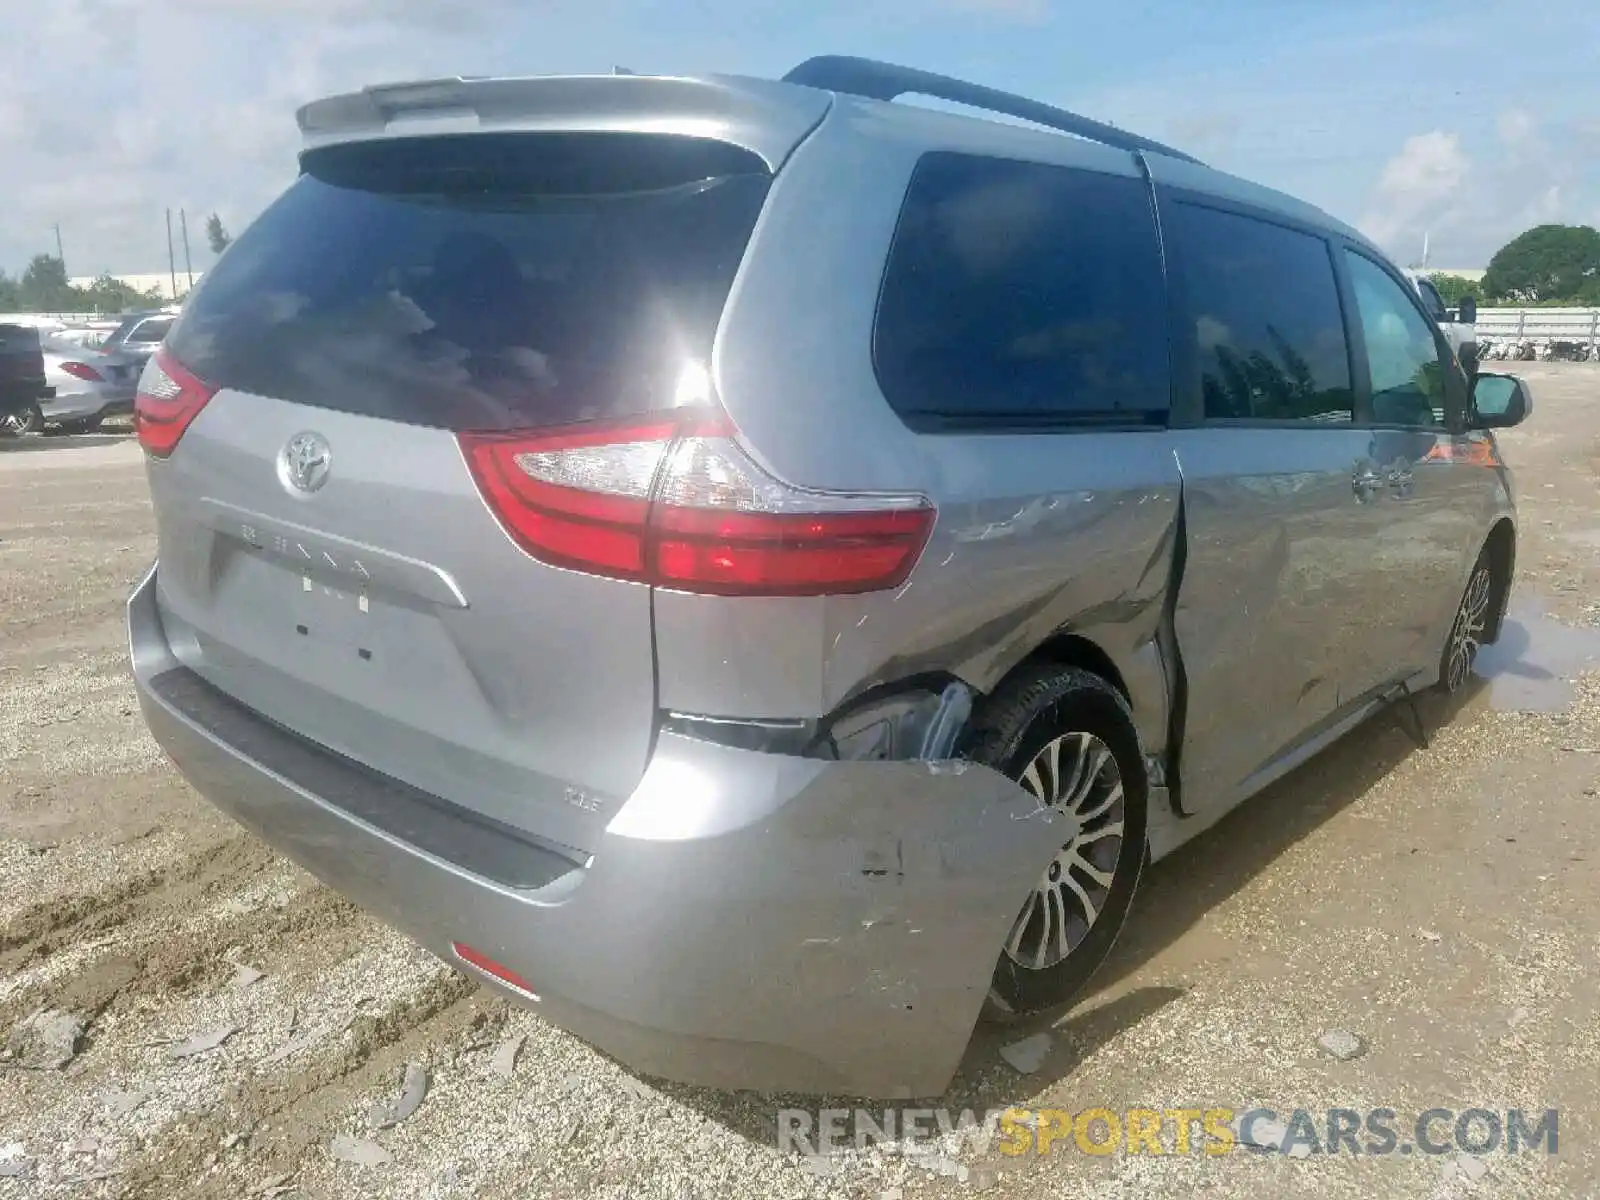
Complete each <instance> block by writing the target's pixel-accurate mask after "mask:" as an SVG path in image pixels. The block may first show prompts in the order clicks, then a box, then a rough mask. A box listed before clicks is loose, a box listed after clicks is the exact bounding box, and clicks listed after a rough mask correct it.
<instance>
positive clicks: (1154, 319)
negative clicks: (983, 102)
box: [873, 153, 1171, 429]
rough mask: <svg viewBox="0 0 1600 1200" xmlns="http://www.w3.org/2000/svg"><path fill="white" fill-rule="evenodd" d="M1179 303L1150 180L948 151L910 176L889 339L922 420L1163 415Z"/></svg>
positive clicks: (885, 322) (886, 316) (883, 369)
mask: <svg viewBox="0 0 1600 1200" xmlns="http://www.w3.org/2000/svg"><path fill="white" fill-rule="evenodd" d="M1166 313H1167V300H1166V284H1165V280H1164V278H1163V274H1162V266H1161V252H1160V245H1159V242H1158V240H1157V236H1156V230H1155V220H1154V216H1153V213H1152V211H1151V206H1150V199H1149V194H1148V192H1147V191H1146V189H1145V186H1144V184H1143V183H1142V182H1141V181H1139V180H1138V179H1133V178H1125V177H1121V176H1115V175H1102V174H1098V173H1095V172H1089V171H1081V170H1074V169H1070V168H1065V167H1053V166H1043V165H1038V164H1033V163H1024V162H1015V161H1009V160H1003V159H993V158H984V157H979V156H971V155H961V154H947V153H936V154H929V155H927V156H925V157H924V158H923V159H922V161H921V162H920V163H919V164H918V166H917V169H916V172H915V174H914V176H913V178H912V181H911V185H910V188H909V190H908V192H907V196H906V200H905V204H904V206H903V210H902V212H901V215H900V224H899V228H898V230H897V232H896V234H895V239H894V245H893V248H892V250H891V251H890V255H889V263H888V267H887V268H886V272H885V278H884V284H883V295H882V299H881V301H880V305H879V312H878V322H877V330H876V333H875V337H874V348H873V353H874V359H875V361H876V365H877V371H878V380H879V384H880V386H881V387H882V389H883V393H884V395H885V397H886V398H887V399H888V401H889V403H890V405H892V406H893V408H894V409H895V411H896V412H897V413H899V414H900V416H901V417H902V418H903V419H905V420H906V422H907V423H908V424H909V425H911V426H912V428H917V429H939V428H948V427H951V426H952V425H953V426H955V427H966V426H982V425H994V426H1004V425H1008V424H1015V423H1018V422H1022V423H1043V424H1051V423H1081V422H1087V423H1099V422H1113V423H1118V424H1124V423H1142V422H1149V423H1156V424H1159V423H1162V422H1164V421H1165V418H1166V414H1167V410H1168V408H1169V406H1170V402H1171V376H1170V367H1169V362H1168V346H1167V325H1166Z"/></svg>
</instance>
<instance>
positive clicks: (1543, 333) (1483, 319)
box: [1477, 308, 1600, 361]
mask: <svg viewBox="0 0 1600 1200" xmlns="http://www.w3.org/2000/svg"><path fill="white" fill-rule="evenodd" d="M1477 329H1478V344H1479V345H1480V346H1481V345H1483V344H1484V343H1485V342H1489V343H1493V344H1507V343H1511V344H1515V345H1519V346H1520V345H1525V344H1529V343H1531V344H1532V345H1533V346H1534V347H1536V348H1544V349H1548V348H1555V347H1570V348H1578V347H1582V348H1583V349H1584V350H1585V351H1586V352H1587V355H1588V358H1589V359H1590V360H1591V361H1594V360H1596V359H1600V308H1480V309H1479V310H1478V325H1477Z"/></svg>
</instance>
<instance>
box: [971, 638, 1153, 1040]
mask: <svg viewBox="0 0 1600 1200" xmlns="http://www.w3.org/2000/svg"><path fill="white" fill-rule="evenodd" d="M1052 747H1054V748H1055V750H1056V752H1057V753H1058V754H1059V758H1058V759H1057V762H1058V765H1059V770H1058V771H1057V772H1055V773H1052V771H1051V770H1050V767H1049V763H1050V753H1051V750H1052ZM1102 755H1103V760H1102ZM965 756H966V757H967V758H969V759H971V760H973V761H974V762H980V763H983V764H984V765H985V766H989V767H993V768H994V769H995V770H997V771H1000V772H1001V773H1002V774H1004V775H1006V776H1008V777H1009V778H1011V779H1015V780H1017V781H1018V782H1020V783H1022V785H1023V786H1024V787H1025V788H1027V789H1028V790H1029V791H1032V792H1033V793H1034V794H1035V795H1036V796H1041V797H1042V798H1041V804H1043V803H1044V798H1050V797H1056V796H1059V795H1060V794H1061V793H1066V800H1067V803H1066V804H1064V805H1061V804H1059V801H1058V802H1056V804H1052V806H1053V807H1055V806H1057V805H1059V810H1060V811H1063V812H1065V811H1066V809H1069V808H1070V809H1073V810H1075V812H1076V814H1077V817H1076V818H1069V821H1068V824H1069V825H1070V830H1068V829H1065V828H1064V830H1063V832H1064V833H1065V834H1066V836H1069V837H1071V838H1072V839H1073V840H1071V841H1069V842H1066V843H1064V844H1063V847H1062V852H1061V854H1060V855H1058V857H1057V859H1056V860H1055V861H1053V862H1052V863H1051V865H1050V867H1049V868H1048V869H1047V870H1046V871H1045V873H1044V875H1043V876H1041V878H1040V879H1039V880H1038V882H1037V883H1036V884H1035V885H1034V888H1033V890H1032V891H1030V892H1029V894H1028V895H1027V897H1026V898H1024V899H1022V900H1021V902H1020V907H1019V909H1018V915H1017V919H1016V922H1015V923H1014V924H1013V926H1012V929H1011V931H1010V933H1009V934H1008V935H1007V938H1006V941H1005V943H1004V944H1003V945H1002V947H1001V951H1000V957H999V960H998V961H997V962H996V963H995V969H994V976H993V979H992V980H991V981H990V986H989V995H988V999H987V1000H986V1002H985V1004H984V1008H983V1015H984V1018H985V1019H986V1020H989V1021H1010V1020H1015V1019H1017V1018H1019V1017H1023V1016H1027V1015H1029V1014H1032V1013H1038V1012H1043V1011H1046V1010H1048V1009H1052V1008H1058V1007H1060V1006H1061V1005H1064V1004H1066V1003H1067V1002H1068V1001H1069V1000H1071V999H1072V998H1073V997H1074V996H1075V995H1076V994H1077V993H1078V992H1079V991H1080V990H1081V989H1082V988H1083V986H1084V985H1085V984H1086V983H1088V981H1089V979H1090V977H1091V976H1092V975H1093V974H1094V973H1095V971H1096V970H1098V969H1099V967H1100V965H1101V964H1102V963H1103V962H1104V961H1105V959H1106V956H1107V955H1108V954H1109V953H1110V952H1111V947H1112V945H1113V944H1114V943H1115V942H1116V939H1117V935H1118V934H1119V933H1120V932H1121V930H1122V926H1123V924H1124V923H1125V922H1126V920H1127V917H1128V911H1129V909H1130V908H1131V907H1132V905H1133V896H1134V892H1135V891H1136V890H1137V888H1138V886H1139V876H1140V874H1141V873H1142V872H1143V869H1144V862H1145V849H1146V844H1145V841H1146V830H1147V825H1148V819H1149V807H1148V804H1149V781H1148V778H1147V776H1146V773H1145V765H1144V755H1143V753H1142V752H1141V750H1140V747H1139V735H1138V732H1137V731H1136V730H1135V728H1134V724H1133V714H1132V713H1131V712H1130V711H1129V708H1128V704H1127V701H1125V700H1124V699H1123V698H1122V695H1121V694H1120V693H1119V692H1118V691H1117V690H1116V689H1115V688H1114V687H1112V686H1111V685H1110V684H1109V683H1107V682H1106V681H1105V680H1103V679H1101V678H1100V677H1099V676H1098V675H1095V674H1093V673H1091V672H1089V671H1084V670H1079V669H1077V668H1071V667H1068V668H1061V667H1048V666H1041V667H1039V668H1034V669H1030V670H1028V671H1027V672H1025V673H1022V674H1019V675H1018V677H1017V678H1016V679H1014V680H1012V681H1010V682H1009V683H1007V684H1006V685H1004V686H1003V687H1002V688H1001V689H1000V690H999V691H997V692H996V694H995V695H994V697H993V698H992V699H991V700H990V701H989V702H988V703H987V704H985V705H984V706H983V708H982V709H981V710H980V711H979V713H978V717H977V720H976V721H975V723H974V728H973V731H972V734H971V735H970V736H969V738H968V741H967V747H966V751H965ZM1069 764H1071V765H1069ZM1078 764H1085V774H1080V775H1075V774H1074V767H1075V766H1077V765H1078ZM1097 764H1098V765H1097ZM1088 769H1093V770H1094V774H1093V775H1092V776H1088V775H1086V771H1087V770H1088ZM1053 774H1054V776H1055V777H1054V778H1052V775H1053ZM1074 783H1076V784H1077V785H1078V786H1076V787H1073V786H1072V785H1073V784H1074ZM1117 783H1120V785H1121V791H1120V795H1118V794H1117V792H1116V786H1115V785H1116V784H1117ZM1074 798H1076V803H1072V800H1073V799H1074ZM1119 810H1120V816H1121V825H1122V831H1121V838H1120V841H1117V840H1116V838H1115V837H1114V835H1112V834H1110V833H1108V832H1107V831H1108V830H1109V829H1111V828H1112V827H1113V826H1114V825H1115V824H1116V817H1117V815H1118V812H1119ZM1090 868H1092V873H1091V871H1090ZM1107 879H1109V885H1107V884H1106V882H1105V881H1106V880H1107ZM1052 895H1053V896H1054V897H1055V899H1052ZM1091 908H1092V910H1093V916H1092V917H1090V918H1089V919H1088V920H1085V916H1086V914H1087V913H1088V912H1089V910H1090V909H1091ZM1063 942H1064V946H1063ZM1063 949H1064V950H1065V953H1064V954H1063V953H1062V951H1063Z"/></svg>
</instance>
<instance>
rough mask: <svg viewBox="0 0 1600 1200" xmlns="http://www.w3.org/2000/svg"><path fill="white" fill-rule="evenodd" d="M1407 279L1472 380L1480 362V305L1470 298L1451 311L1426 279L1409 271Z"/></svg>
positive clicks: (1430, 281)
mask: <svg viewBox="0 0 1600 1200" xmlns="http://www.w3.org/2000/svg"><path fill="white" fill-rule="evenodd" d="M1405 275H1406V278H1407V279H1409V280H1410V281H1411V286H1412V287H1414V288H1416V289H1417V295H1418V296H1420V297H1421V298H1422V307H1423V308H1425V309H1427V310H1428V316H1430V317H1432V318H1433V321H1434V323H1435V324H1436V325H1438V326H1439V329H1440V331H1441V332H1443V334H1444V337H1445V341H1447V342H1449V343H1450V349H1451V350H1452V351H1454V353H1455V356H1456V359H1457V360H1458V361H1459V362H1460V363H1461V366H1462V368H1463V369H1464V370H1465V371H1466V373H1467V375H1468V377H1469V378H1470V377H1471V376H1473V375H1474V374H1475V373H1476V372H1477V369H1478V362H1479V354H1478V302H1477V301H1476V300H1474V299H1473V298H1472V297H1471V296H1468V297H1466V298H1465V299H1464V300H1462V302H1461V303H1460V305H1458V306H1457V307H1455V308H1450V307H1449V306H1447V305H1446V304H1445V302H1444V297H1443V296H1441V295H1440V294H1439V289H1438V288H1437V287H1435V286H1434V283H1433V280H1431V279H1429V278H1428V277H1427V275H1425V274H1423V273H1422V272H1421V271H1412V270H1408V271H1406V272H1405Z"/></svg>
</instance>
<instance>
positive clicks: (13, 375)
mask: <svg viewBox="0 0 1600 1200" xmlns="http://www.w3.org/2000/svg"><path fill="white" fill-rule="evenodd" d="M49 396H50V387H49V384H48V383H47V382H46V381H45V374H44V353H43V351H42V350H41V349H40V346H39V331H38V330H37V329H35V328H34V327H33V326H31V325H14V324H4V325H0V437H16V436H18V435H19V434H23V433H31V432H33V431H34V430H36V429H38V428H39V426H40V424H41V423H42V422H43V417H42V415H41V413H40V411H39V405H40V403H41V402H42V401H44V400H46V399H48V398H49Z"/></svg>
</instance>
